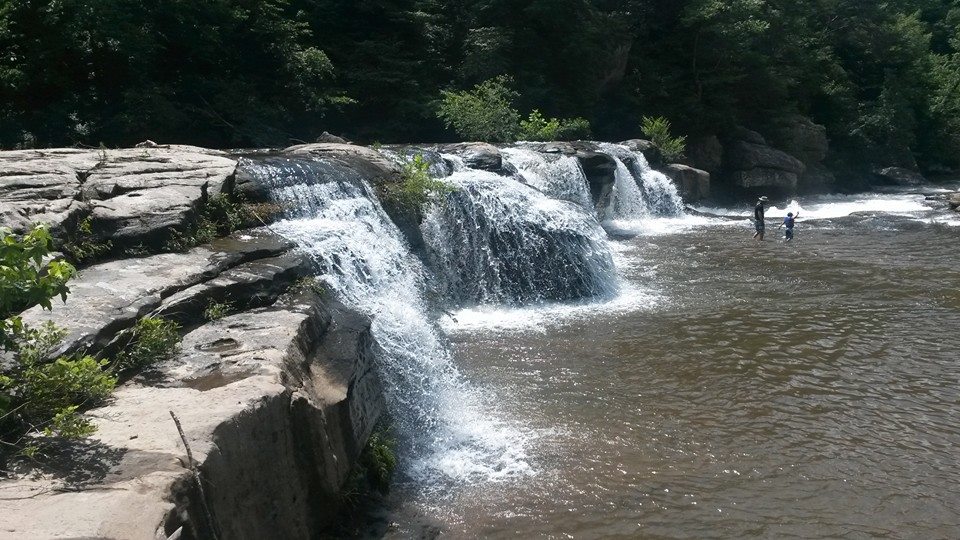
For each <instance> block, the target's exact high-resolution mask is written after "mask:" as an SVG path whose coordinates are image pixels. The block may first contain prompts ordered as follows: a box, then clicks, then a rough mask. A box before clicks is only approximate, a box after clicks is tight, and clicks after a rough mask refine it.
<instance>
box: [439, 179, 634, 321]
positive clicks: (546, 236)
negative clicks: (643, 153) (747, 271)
mask: <svg viewBox="0 0 960 540" xmlns="http://www.w3.org/2000/svg"><path fill="white" fill-rule="evenodd" d="M447 181H448V182H450V183H451V184H453V185H454V186H456V187H457V188H458V189H457V191H456V192H454V193H453V194H452V195H450V196H449V197H448V199H447V201H446V203H445V204H442V205H437V206H435V207H434V208H432V209H431V210H430V212H429V213H428V214H427V216H426V219H425V221H424V223H423V225H422V226H421V230H422V232H423V236H424V239H425V241H426V243H427V246H428V250H429V252H430V259H431V266H432V267H433V268H434V270H435V272H436V274H437V277H438V279H439V280H440V281H441V282H442V284H443V286H444V287H445V292H446V295H447V297H448V298H450V299H452V300H455V301H457V302H459V303H524V302H540V301H549V300H579V299H584V298H603V297H609V296H612V295H613V294H614V293H615V292H616V288H617V277H616V272H615V269H614V265H613V259H612V256H611V254H610V251H609V249H608V246H607V243H606V235H605V233H604V232H603V230H602V229H601V228H600V226H599V223H598V222H597V220H596V219H595V218H594V217H593V216H592V215H591V213H590V212H588V211H587V210H586V209H584V208H583V207H582V206H580V205H578V204H574V203H572V202H569V201H563V200H556V199H552V198H550V197H548V196H547V195H545V194H544V193H542V192H540V191H538V190H536V189H534V188H532V187H530V186H527V185H525V184H523V183H520V182H517V181H515V180H512V179H510V178H505V177H503V176H499V175H496V174H493V173H490V172H486V171H478V170H464V171H459V172H455V173H454V174H453V175H452V176H450V177H449V178H448V179H447Z"/></svg>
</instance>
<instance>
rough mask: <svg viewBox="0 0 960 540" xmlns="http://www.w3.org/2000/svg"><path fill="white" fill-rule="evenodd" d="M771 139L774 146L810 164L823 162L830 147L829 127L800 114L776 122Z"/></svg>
mask: <svg viewBox="0 0 960 540" xmlns="http://www.w3.org/2000/svg"><path fill="white" fill-rule="evenodd" d="M771 139H772V142H773V145H774V146H776V147H777V148H779V149H780V150H783V151H785V152H786V153H788V154H790V155H791V156H793V157H795V158H797V159H799V160H800V161H802V162H803V163H805V164H808V165H810V164H814V163H820V162H822V161H823V160H824V159H826V157H827V152H828V151H829V149H830V144H829V142H828V140H827V128H826V127H825V126H822V125H820V124H815V123H814V122H813V121H812V120H810V119H809V118H807V117H805V116H800V115H792V116H788V117H786V118H783V119H781V120H779V121H778V122H776V127H775V128H774V129H773V130H772V131H771Z"/></svg>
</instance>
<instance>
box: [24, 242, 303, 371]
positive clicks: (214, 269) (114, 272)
mask: <svg viewBox="0 0 960 540" xmlns="http://www.w3.org/2000/svg"><path fill="white" fill-rule="evenodd" d="M291 248H292V245H291V244H290V243H288V242H287V241H285V240H282V239H280V238H278V237H277V236H275V235H273V234H272V233H270V232H269V231H267V230H265V229H259V230H254V231H245V232H244V233H237V234H235V235H233V236H232V237H229V238H226V239H223V240H218V241H215V242H214V243H212V244H210V245H207V246H201V247H197V248H194V249H192V250H190V251H189V252H187V253H165V254H161V255H154V256H151V257H145V258H141V259H132V260H121V261H113V262H108V263H104V264H100V265H96V266H92V267H90V268H87V269H85V270H83V271H81V272H80V274H79V275H78V276H77V277H76V278H74V279H73V280H71V281H70V296H69V297H68V298H67V303H65V304H62V303H59V302H54V304H53V309H52V310H50V311H46V310H42V309H40V308H39V307H34V308H31V309H29V310H27V311H25V312H24V313H23V321H24V323H25V324H27V325H30V326H32V327H37V326H39V325H41V324H42V323H44V322H46V321H50V322H53V323H54V324H56V325H57V326H59V327H60V328H63V329H64V330H66V331H67V336H66V338H65V339H64V341H63V344H62V345H61V347H60V349H58V351H56V353H57V354H67V353H72V352H76V351H91V352H96V351H98V350H100V349H102V348H103V347H105V346H107V345H108V344H109V343H110V341H111V340H112V339H113V338H114V337H115V336H116V335H117V334H118V333H119V332H120V331H122V330H124V329H126V328H129V327H131V326H133V324H135V323H136V321H137V319H139V318H140V317H142V316H144V315H147V314H148V313H150V312H151V311H153V310H155V309H158V308H159V307H160V306H161V305H162V303H163V301H164V300H165V299H166V298H168V297H170V296H172V295H174V294H175V293H177V292H178V291H181V290H184V289H188V288H190V287H192V286H194V285H197V284H199V283H201V282H204V281H208V280H210V279H211V278H215V277H216V276H218V275H220V274H221V273H222V272H224V271H225V270H228V269H230V268H233V267H235V266H237V265H239V264H242V263H245V262H247V261H251V260H256V259H262V258H267V257H274V256H277V255H279V254H281V253H284V252H286V251H288V250H290V249H291Z"/></svg>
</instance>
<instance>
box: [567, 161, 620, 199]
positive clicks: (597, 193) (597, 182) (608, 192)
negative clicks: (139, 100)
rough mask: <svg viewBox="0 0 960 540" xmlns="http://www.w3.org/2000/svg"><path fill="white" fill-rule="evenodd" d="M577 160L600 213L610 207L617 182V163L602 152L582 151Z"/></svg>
mask: <svg viewBox="0 0 960 540" xmlns="http://www.w3.org/2000/svg"><path fill="white" fill-rule="evenodd" d="M577 160H578V161H579V162H580V166H581V167H582V168H583V174H584V176H586V177H587V183H588V184H590V198H591V199H592V200H593V205H594V208H596V209H597V210H598V211H599V210H601V209H603V208H607V207H608V206H609V205H610V202H611V198H612V196H613V185H614V184H615V183H616V182H617V162H616V161H614V159H613V158H612V157H610V156H609V155H607V154H605V153H602V152H592V151H582V152H579V153H578V154H577Z"/></svg>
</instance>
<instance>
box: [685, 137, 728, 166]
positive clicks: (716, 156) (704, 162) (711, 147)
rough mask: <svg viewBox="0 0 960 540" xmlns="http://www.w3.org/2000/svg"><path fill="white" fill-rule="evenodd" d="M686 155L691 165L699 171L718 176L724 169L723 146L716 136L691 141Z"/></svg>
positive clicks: (688, 143)
mask: <svg viewBox="0 0 960 540" xmlns="http://www.w3.org/2000/svg"><path fill="white" fill-rule="evenodd" d="M685 153H686V155H687V162H688V163H689V165H691V166H693V167H695V168H697V169H702V170H704V171H707V172H709V173H710V174H717V173H719V172H720V170H721V169H722V168H723V145H721V144H720V139H718V138H717V136H716V135H710V136H706V137H697V138H695V139H691V140H690V141H689V142H687V149H686V152H685Z"/></svg>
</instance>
